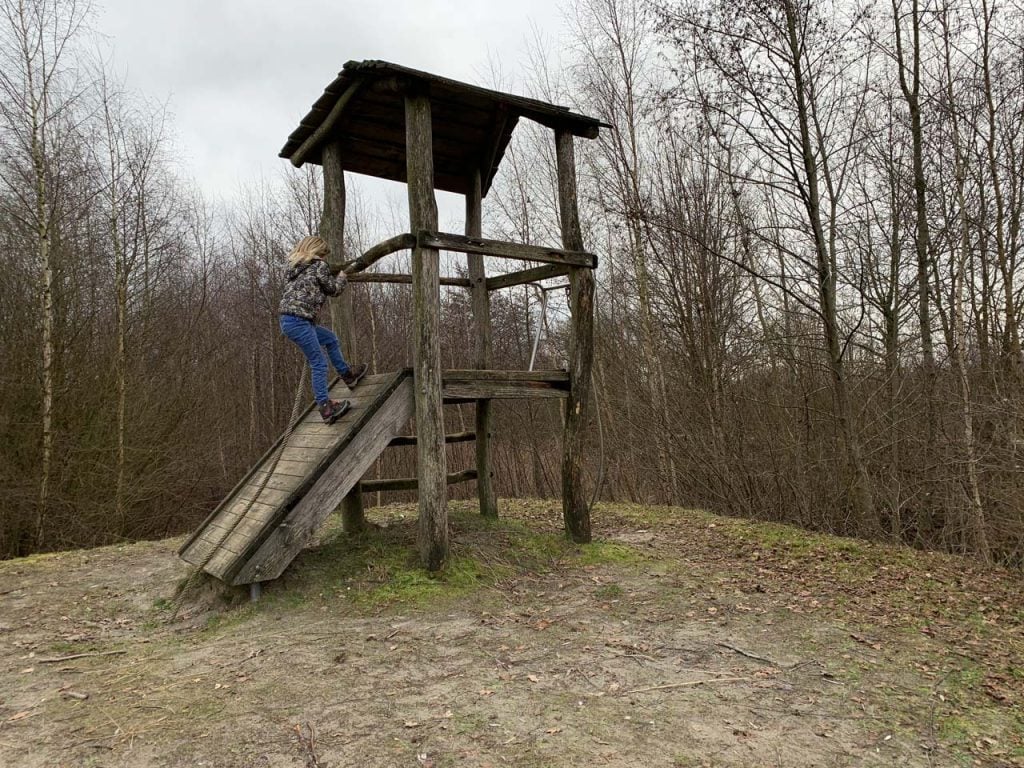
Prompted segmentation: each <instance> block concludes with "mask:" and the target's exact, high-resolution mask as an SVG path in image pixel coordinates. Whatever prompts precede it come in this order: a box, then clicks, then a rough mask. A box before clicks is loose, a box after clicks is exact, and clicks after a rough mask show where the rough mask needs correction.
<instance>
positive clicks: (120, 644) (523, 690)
mask: <svg viewBox="0 0 1024 768" xmlns="http://www.w3.org/2000/svg"><path fill="white" fill-rule="evenodd" d="M452 506H453V554H454V557H453V560H452V563H451V567H450V568H449V570H448V572H447V573H446V574H445V575H444V577H443V578H441V579H438V580H431V579H428V578H426V576H425V575H423V574H422V573H421V572H420V571H419V570H418V569H416V568H415V566H414V564H413V562H412V560H411V558H412V555H411V551H412V542H413V539H414V535H415V524H414V520H413V516H414V514H415V510H414V508H412V507H386V508H382V509H379V510H373V511H371V516H373V515H377V517H376V518H375V519H377V520H378V522H380V523H381V524H382V525H383V526H384V527H383V528H382V529H381V530H378V531H374V532H372V533H370V534H368V535H367V536H366V537H365V538H363V539H361V540H359V541H356V542H349V541H347V540H345V538H344V537H342V536H341V535H340V534H337V533H335V532H332V531H328V532H327V533H326V534H325V536H324V539H323V541H322V542H321V544H320V545H319V546H318V547H317V548H315V549H311V550H308V551H306V552H304V553H303V554H302V555H301V556H300V557H299V559H298V560H297V561H296V563H295V565H294V566H293V567H292V568H291V569H290V570H289V571H288V572H287V573H286V574H285V576H284V577H283V578H282V579H281V580H280V581H279V582H277V583H274V584H273V585H271V586H270V587H269V588H268V589H267V590H266V592H265V593H264V599H263V600H261V601H260V602H259V603H258V604H256V605H252V604H250V603H248V602H247V601H246V597H245V596H244V595H240V594H237V593H236V594H235V595H234V597H233V598H231V599H229V600H223V599H222V598H220V597H218V596H217V590H216V589H215V588H214V587H212V586H207V587H205V588H204V589H201V590H194V591H193V593H192V594H190V595H188V597H187V599H185V600H184V602H183V603H182V606H181V608H182V610H181V613H180V614H179V615H178V616H176V617H175V616H173V615H172V614H173V612H174V611H173V607H174V606H173V605H172V602H171V601H172V599H173V594H174V589H175V586H176V585H177V584H178V583H180V581H181V579H182V577H183V576H184V575H185V573H186V568H185V566H184V564H182V563H180V562H179V561H178V560H177V559H176V557H175V555H174V551H175V547H176V544H177V543H178V542H176V541H166V542H149V543H139V544H133V545H126V546H121V547H108V548H104V549H97V550H92V551H81V552H72V553H64V554H59V555H48V556H42V557H35V558H28V559H24V560H17V561H8V562H3V563H0V765H9V766H54V765H67V766H88V765H97V766H99V765H102V766H115V765H118V766H120V765H124V766H197V765H211V766H218V767H220V766H239V767H240V768H241V767H243V766H244V767H245V768H250V767H255V766H273V767H274V768H277V766H300V767H301V766H305V767H306V768H312V767H314V766H321V767H322V766H328V765H329V766H331V768H339V766H417V765H420V766H428V765H429V766H435V767H438V768H439V767H440V766H488V765H490V766H509V765H511V766H524V767H526V766H538V767H539V766H577V765H579V766H583V765H586V766H595V765H596V766H605V765H606V766H622V767H625V766H636V765H646V766H750V765H765V766H787V767H790V766H847V765H850V766H853V765H857V766H861V765H864V766H871V765H878V766H892V765H901V766H947V765H948V766H958V765H983V766H1000V765H1024V720H1022V718H1024V715H1022V714H1021V712H1022V710H1024V707H1022V703H1024V695H1022V692H1024V663H1022V659H1024V631H1022V628H1024V597H1022V592H1021V576H1020V574H1015V573H1009V572H1005V571H999V570H991V569H982V568H978V567H975V566H973V565H972V564H971V563H968V562H965V561H962V560H958V559H956V558H949V557H943V556H938V555H927V554H921V553H915V552H911V551H908V550H903V549H891V548H887V547H883V546H878V545H872V544H866V543H863V542H857V541H852V540H848V539H836V538H831V537H827V536H818V535H813V534H808V533H804V532H801V531H797V530H795V529H791V528H786V527H782V526H776V525H768V524H755V523H747V522H743V521H739V520H732V519H726V518H718V517H714V516H711V515H706V514H703V513H698V512H691V511H685V510H677V509H665V508H659V509H651V508H646V507H630V506H620V505H604V506H601V507H599V508H598V510H596V512H595V536H596V538H597V539H598V540H599V543H597V544H594V545H590V546H586V547H576V546H573V545H571V544H568V543H566V542H565V541H564V540H563V539H562V537H561V536H560V535H559V534H558V526H559V512H558V504H557V502H511V501H510V502H505V503H504V504H503V511H504V513H505V514H506V517H505V519H503V520H502V521H500V522H497V523H489V522H487V521H484V520H481V519H480V518H479V516H478V515H476V514H474V513H473V512H472V510H471V509H470V508H468V507H466V506H464V505H459V504H453V505H452Z"/></svg>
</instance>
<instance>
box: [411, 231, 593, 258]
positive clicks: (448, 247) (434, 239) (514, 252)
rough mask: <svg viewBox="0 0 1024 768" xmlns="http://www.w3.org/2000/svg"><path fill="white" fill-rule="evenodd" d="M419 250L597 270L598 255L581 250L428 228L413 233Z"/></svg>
mask: <svg viewBox="0 0 1024 768" xmlns="http://www.w3.org/2000/svg"><path fill="white" fill-rule="evenodd" d="M414 231H415V232H417V233H418V234H417V236H416V241H417V242H418V243H419V244H420V246H421V247H426V248H435V249H438V250H441V251H455V252H457V253H479V254H480V255H482V256H501V257H502V258H505V259H519V260H520V261H540V262H542V263H544V264H564V265H566V266H570V267H591V268H593V267H596V266H597V256H595V255H594V254H592V253H587V252H586V251H583V250H579V251H576V250H572V249H560V248H544V247H543V246H539V245H523V244H522V243H508V242H505V241H504V240H488V239H486V238H483V237H463V236H462V235H453V234H450V233H448V232H434V231H433V230H429V229H421V230H414Z"/></svg>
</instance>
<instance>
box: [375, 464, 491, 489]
mask: <svg viewBox="0 0 1024 768" xmlns="http://www.w3.org/2000/svg"><path fill="white" fill-rule="evenodd" d="M475 479H476V470H475V469H464V470H462V471H461V472H453V473H451V474H450V475H448V477H447V478H446V480H445V482H446V483H447V484H448V485H455V484H456V483H465V482H467V481H469V480H475ZM418 485H419V482H418V481H417V480H416V478H415V477H397V478H385V479H382V480H363V481H362V482H360V483H359V490H360V491H362V492H363V493H381V492H386V491H415V490H416V488H417V486H418Z"/></svg>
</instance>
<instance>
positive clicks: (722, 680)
mask: <svg viewBox="0 0 1024 768" xmlns="http://www.w3.org/2000/svg"><path fill="white" fill-rule="evenodd" d="M745 680H750V678H749V677H714V678H711V679H709V680H687V681H686V682H685V683H669V684H668V685H655V686H651V687H650V688H633V689H632V690H630V691H623V692H622V693H623V694H628V693H647V692H648V691H667V690H669V689H670V688H688V687H691V686H694V685H710V684H711V683H738V682H741V681H745Z"/></svg>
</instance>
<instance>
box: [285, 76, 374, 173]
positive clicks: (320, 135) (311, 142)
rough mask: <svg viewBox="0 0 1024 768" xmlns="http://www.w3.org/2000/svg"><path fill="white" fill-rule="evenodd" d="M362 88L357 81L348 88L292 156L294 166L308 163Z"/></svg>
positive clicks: (360, 82) (360, 83)
mask: <svg viewBox="0 0 1024 768" xmlns="http://www.w3.org/2000/svg"><path fill="white" fill-rule="evenodd" d="M361 87H362V81H360V80H355V81H353V82H352V83H351V84H350V85H349V86H348V88H347V89H346V90H345V92H344V93H342V94H341V97H340V98H339V99H338V100H337V101H336V102H335V103H334V106H333V107H332V108H331V111H330V112H328V113H327V116H326V117H325V118H324V119H323V121H322V122H321V123H320V125H318V126H317V127H316V130H315V131H313V133H311V134H310V135H309V136H308V137H307V138H306V139H305V140H304V141H303V142H302V144H301V145H300V146H299V147H298V148H297V149H296V150H295V151H294V152H293V153H292V154H291V158H290V159H291V161H292V165H294V166H295V167H296V168H298V167H300V166H301V165H302V164H303V163H304V162H306V158H307V157H309V156H310V154H312V153H313V152H315V151H316V149H317V147H318V146H319V145H320V143H321V142H322V141H323V140H324V139H326V138H327V136H328V135H329V134H330V133H331V131H332V130H333V129H334V126H335V125H336V124H337V122H338V119H339V118H340V117H341V115H342V113H343V112H344V111H345V107H346V106H348V104H349V102H350V101H352V99H353V97H355V95H356V94H357V93H358V92H359V89H360V88H361Z"/></svg>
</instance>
